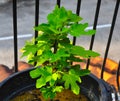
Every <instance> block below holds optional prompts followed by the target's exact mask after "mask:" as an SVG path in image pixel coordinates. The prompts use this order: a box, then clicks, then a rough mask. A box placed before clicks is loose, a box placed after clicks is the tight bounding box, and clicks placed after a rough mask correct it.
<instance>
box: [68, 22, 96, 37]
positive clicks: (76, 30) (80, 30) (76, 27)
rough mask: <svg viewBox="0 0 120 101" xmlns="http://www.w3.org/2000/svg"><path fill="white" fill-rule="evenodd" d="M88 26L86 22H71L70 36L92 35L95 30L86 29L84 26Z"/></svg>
mask: <svg viewBox="0 0 120 101" xmlns="http://www.w3.org/2000/svg"><path fill="white" fill-rule="evenodd" d="M87 27H88V23H85V24H73V25H72V26H71V28H70V34H71V35H72V36H76V37H78V36H80V35H93V34H95V32H96V31H95V30H87V31H86V28H87Z"/></svg>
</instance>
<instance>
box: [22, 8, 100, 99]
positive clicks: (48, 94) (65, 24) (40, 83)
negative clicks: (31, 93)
mask: <svg viewBox="0 0 120 101" xmlns="http://www.w3.org/2000/svg"><path fill="white" fill-rule="evenodd" d="M47 20H48V22H47V23H42V24H40V25H38V26H36V27H34V29H35V30H36V31H39V35H38V37H37V38H36V39H33V40H32V41H30V42H27V43H26V45H25V46H24V47H23V49H22V51H23V55H22V56H27V59H28V62H29V63H31V64H33V63H35V62H36V63H37V64H36V66H35V67H36V68H35V69H34V70H32V71H30V76H31V78H33V79H36V88H39V89H40V91H41V92H42V94H43V96H44V97H45V98H46V99H53V98H54V97H55V95H56V93H57V92H61V91H62V90H63V89H71V90H72V91H73V93H75V94H79V93H80V86H79V83H81V82H82V81H81V78H80V77H81V76H85V75H88V74H89V73H90V71H89V70H87V69H80V66H79V65H74V66H73V65H72V62H82V59H81V58H80V57H83V58H90V57H96V56H99V54H98V53H97V52H94V51H91V50H85V49H84V48H83V47H81V46H74V45H72V44H71V41H70V39H69V38H68V35H72V36H74V37H80V36H81V35H94V34H95V30H86V28H87V27H88V24H87V23H84V24H82V23H79V22H80V21H81V20H82V18H81V17H80V16H77V15H76V14H73V13H72V11H69V10H66V9H65V8H64V7H61V8H59V7H58V6H56V7H55V9H54V10H53V12H52V13H50V14H48V16H47ZM35 41H36V42H37V43H36V44H35ZM35 54H36V55H35ZM78 56H79V57H78Z"/></svg>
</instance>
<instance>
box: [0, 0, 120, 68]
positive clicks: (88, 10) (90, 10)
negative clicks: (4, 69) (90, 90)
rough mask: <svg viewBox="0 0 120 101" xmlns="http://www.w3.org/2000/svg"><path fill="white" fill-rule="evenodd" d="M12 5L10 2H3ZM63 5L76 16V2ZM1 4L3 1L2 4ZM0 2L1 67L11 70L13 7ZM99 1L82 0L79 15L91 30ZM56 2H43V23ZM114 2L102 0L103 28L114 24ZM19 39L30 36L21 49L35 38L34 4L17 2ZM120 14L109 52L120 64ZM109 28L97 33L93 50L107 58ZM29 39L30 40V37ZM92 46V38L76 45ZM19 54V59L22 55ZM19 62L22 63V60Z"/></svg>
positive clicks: (26, 0)
mask: <svg viewBox="0 0 120 101" xmlns="http://www.w3.org/2000/svg"><path fill="white" fill-rule="evenodd" d="M4 1H11V0H4ZM62 1H63V2H62V5H64V6H65V7H66V8H68V9H71V10H73V11H74V12H76V11H75V10H76V4H77V2H75V0H70V2H69V3H68V1H67V0H62ZM1 2H2V0H1ZM1 2H0V23H1V24H0V64H5V65H8V66H9V67H10V68H11V67H12V66H13V65H14V60H13V54H14V52H13V40H12V39H11V38H10V39H9V40H7V39H5V38H9V36H12V35H13V31H12V3H11V2H5V3H1ZM96 2H97V0H90V1H89V0H82V6H81V12H80V15H81V16H82V17H83V18H84V20H85V21H87V22H88V23H89V25H90V26H92V24H93V20H94V19H93V18H94V13H95V7H96ZM55 3H56V0H51V1H50V0H41V1H40V22H45V21H46V20H45V19H46V15H47V14H48V13H49V12H50V11H51V10H52V9H53V8H54V5H55ZM114 5H115V0H102V6H101V10H100V17H99V21H98V24H99V25H104V24H108V26H109V24H110V23H111V20H112V16H113V10H114ZM17 7H18V35H20V36H21V35H28V37H27V38H25V37H24V36H23V37H24V38H20V39H19V40H18V47H19V50H20V48H21V47H22V46H23V45H24V42H25V40H28V39H30V38H31V36H32V35H34V31H33V30H32V28H33V26H34V0H18V5H17ZM119 29H120V12H119V13H118V17H117V21H116V26H115V30H114V33H113V38H112V43H111V47H110V50H109V55H108V57H109V58H111V59H113V60H115V61H117V62H118V61H119V58H120V51H119V50H120V46H119V43H120V35H119V34H120V33H119ZM109 30H110V28H109V27H107V28H101V29H98V30H97V34H96V39H95V44H94V50H95V51H98V52H99V53H101V55H102V56H104V51H105V46H106V43H107V39H108V35H109ZM29 35H30V36H29ZM89 42H90V37H81V38H80V39H78V40H77V44H80V45H83V46H85V47H86V48H87V49H88V47H89V46H88V45H89ZM19 50H18V53H19V57H20V56H21V55H20V52H19ZM19 60H21V59H20V58H19Z"/></svg>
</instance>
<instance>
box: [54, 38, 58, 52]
mask: <svg viewBox="0 0 120 101" xmlns="http://www.w3.org/2000/svg"><path fill="white" fill-rule="evenodd" d="M57 48H58V42H57V40H55V43H54V53H56V52H57Z"/></svg>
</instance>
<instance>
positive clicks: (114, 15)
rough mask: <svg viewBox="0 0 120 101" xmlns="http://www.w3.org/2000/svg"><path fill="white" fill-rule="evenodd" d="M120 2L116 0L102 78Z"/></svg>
mask: <svg viewBox="0 0 120 101" xmlns="http://www.w3.org/2000/svg"><path fill="white" fill-rule="evenodd" d="M119 3H120V0H117V1H116V5H115V10H114V14H113V20H112V25H111V29H110V34H109V38H108V42H107V46H106V51H105V55H104V60H103V65H102V69H101V78H102V79H103V74H104V69H105V64H106V59H107V56H108V52H109V48H110V43H111V40H112V35H113V31H114V26H115V22H116V18H117V14H118V9H119Z"/></svg>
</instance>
